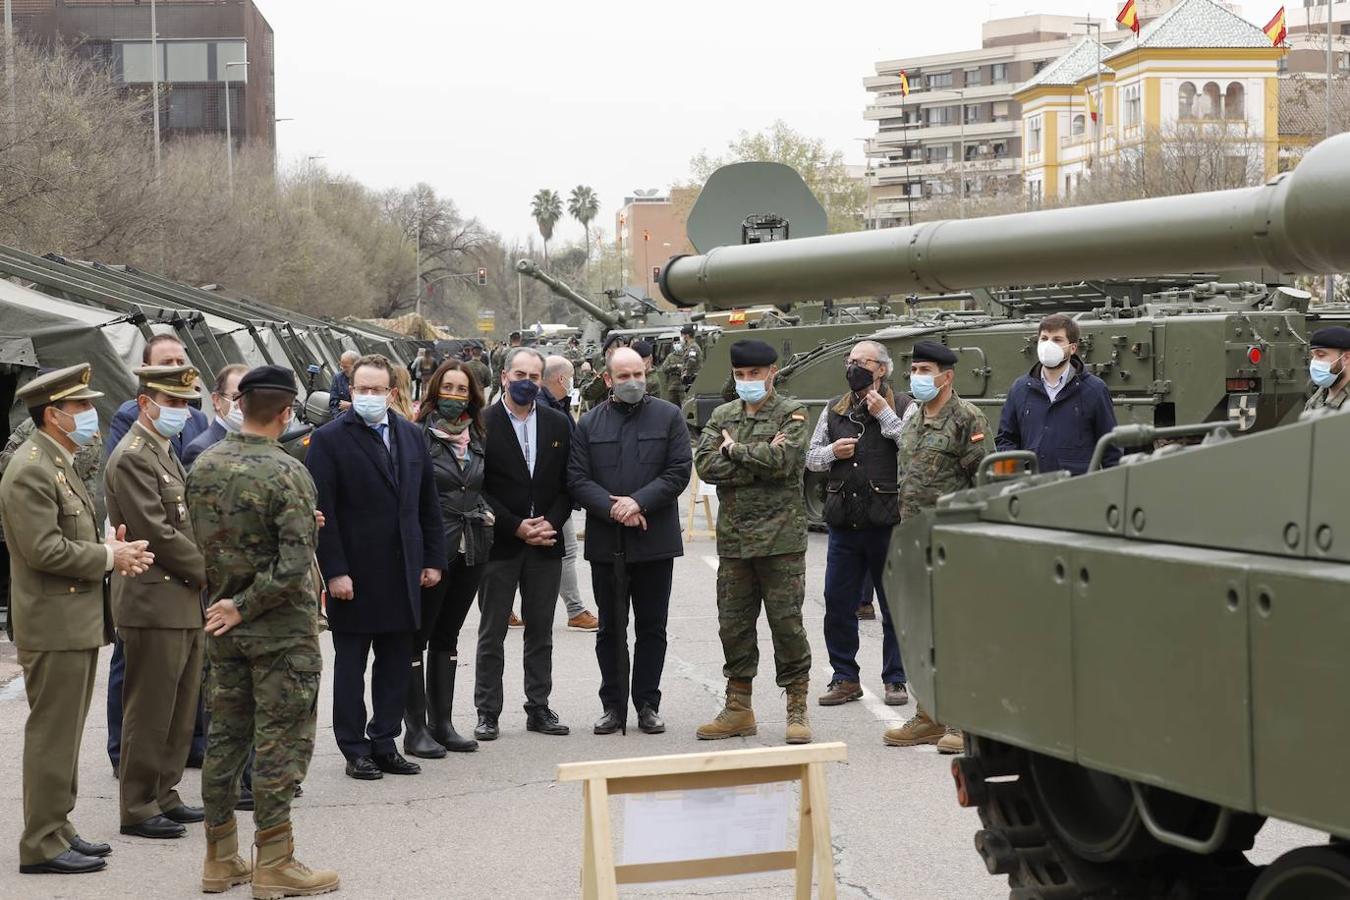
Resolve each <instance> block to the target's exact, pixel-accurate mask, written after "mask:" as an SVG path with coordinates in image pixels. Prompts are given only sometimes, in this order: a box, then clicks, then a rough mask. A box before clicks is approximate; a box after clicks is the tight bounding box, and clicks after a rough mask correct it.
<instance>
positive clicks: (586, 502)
mask: <svg viewBox="0 0 1350 900" xmlns="http://www.w3.org/2000/svg"><path fill="white" fill-rule="evenodd" d="M603 377H604V379H605V384H606V385H607V386H608V387H609V388H610V391H611V396H610V398H609V399H608V400H606V401H604V402H603V403H600V404H599V405H597V406H595V407H594V408H592V409H591V411H590V412H588V413H586V415H584V416H582V418H581V422H579V423H578V424H577V428H576V432H575V433H574V434H573V435H572V457H571V461H570V462H569V464H568V467H567V488H568V491H569V492H570V493H571V495H572V497H573V499H575V500H576V501H577V502H579V503H581V505H582V507H583V508H585V510H586V559H587V560H588V561H589V562H590V564H591V587H592V589H593V591H594V592H595V605H596V608H597V609H598V610H599V611H600V630H599V632H597V633H596V636H595V655H596V659H597V660H598V661H599V663H600V703H601V705H602V706H603V708H604V715H603V716H601V717H600V720H599V721H598V722H596V723H595V733H596V734H613V733H614V732H615V731H618V730H619V729H620V728H621V727H623V726H624V725H625V723H626V722H627V718H628V710H627V708H626V703H625V702H624V701H625V698H626V697H627V695H628V686H627V685H625V684H623V683H622V682H621V680H620V679H621V678H622V676H621V674H620V672H619V671H618V669H619V666H618V660H619V657H620V654H622V655H623V656H624V657H626V656H627V655H628V647H627V644H628V632H627V628H626V627H625V626H626V623H627V621H628V615H627V608H628V604H629V601H630V599H631V601H632V604H633V607H632V608H633V618H634V623H635V624H634V630H635V633H636V641H635V643H634V646H633V672H632V675H633V682H632V702H633V706H634V708H635V709H636V710H637V713H638V727H639V728H641V729H642V730H643V731H644V732H647V733H648V734H656V733H660V732H662V731H665V730H666V728H665V724H664V723H663V722H662V721H661V719H660V717H659V716H658V715H657V710H658V709H659V708H660V705H661V671H662V669H663V668H664V666H665V660H666V619H667V616H668V614H669V611H670V585H671V575H672V572H673V569H674V563H675V557H677V556H682V555H683V554H684V543H683V541H682V540H681V537H680V513H679V508H678V507H679V499H680V494H682V493H684V489H685V487H686V486H688V484H689V475H690V472H691V470H692V469H693V450H692V448H691V447H690V444H689V427H688V426H687V425H686V424H685V422H684V417H683V415H681V413H680V409H679V407H677V406H676V405H675V404H673V403H667V402H666V401H665V400H660V399H658V398H656V397H652V396H648V394H647V384H646V363H645V362H644V361H643V359H642V357H641V356H639V355H638V354H637V353H636V352H635V351H633V350H630V349H627V348H621V349H618V350H615V351H614V353H613V355H612V356H610V358H609V361H608V362H607V363H606V366H605V372H604V374H603ZM619 552H622V554H623V562H624V568H625V570H626V574H627V577H626V579H625V580H626V587H625V588H624V593H623V595H622V596H621V595H620V594H619V585H618V583H617V582H616V581H615V574H616V573H615V569H616V567H617V565H618V559H617V557H616V554H617V553H619Z"/></svg>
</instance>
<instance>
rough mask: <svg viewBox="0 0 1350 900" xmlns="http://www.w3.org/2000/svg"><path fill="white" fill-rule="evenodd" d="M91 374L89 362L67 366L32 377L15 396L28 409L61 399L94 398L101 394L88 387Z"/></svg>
mask: <svg viewBox="0 0 1350 900" xmlns="http://www.w3.org/2000/svg"><path fill="white" fill-rule="evenodd" d="M91 375H92V371H91V369H90V367H89V363H80V364H79V365H77V366H67V367H66V368H64V369H57V370H56V371H54V372H47V373H46V374H44V375H39V376H38V377H36V378H34V379H33V380H32V381H30V382H28V383H27V384H25V385H24V386H23V387H21V388H19V390H18V392H17V397H18V398H19V400H20V401H21V402H22V403H23V404H24V405H25V406H27V407H29V408H30V409H31V408H32V407H34V406H42V405H43V404H44V403H58V402H60V401H62V400H95V399H97V398H99V397H102V396H103V394H102V393H101V392H99V391H95V390H92V389H91V388H90V387H89V379H90V377H91Z"/></svg>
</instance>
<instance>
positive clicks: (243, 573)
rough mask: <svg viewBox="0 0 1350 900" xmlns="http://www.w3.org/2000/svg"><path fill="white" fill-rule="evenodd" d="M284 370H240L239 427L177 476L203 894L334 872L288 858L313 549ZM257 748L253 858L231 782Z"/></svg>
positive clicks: (299, 771) (304, 753)
mask: <svg viewBox="0 0 1350 900" xmlns="http://www.w3.org/2000/svg"><path fill="white" fill-rule="evenodd" d="M296 393H297V391H296V386H295V376H294V375H292V374H291V372H290V371H289V370H287V369H283V368H280V367H278V366H260V367H259V368H256V369H253V370H252V371H250V372H249V373H248V374H246V375H245V376H244V377H243V378H241V379H240V380H239V405H240V407H241V408H242V409H243V412H244V423H243V425H242V426H241V427H240V430H239V432H238V433H235V434H227V435H226V436H225V438H224V439H223V440H222V441H220V443H218V444H216V445H214V446H212V447H211V448H209V449H208V450H206V451H205V452H203V453H202V455H201V456H199V457H197V462H196V463H195V464H194V465H193V467H192V473H191V475H189V476H188V485H187V503H188V512H189V514H190V515H191V518H192V528H193V531H194V532H195V534H196V535H197V540H198V541H200V542H201V548H202V552H203V554H204V555H205V557H206V587H207V593H208V595H209V601H208V602H209V603H210V604H211V605H210V606H208V607H207V609H206V633H207V655H208V656H209V657H210V659H211V682H210V686H209V700H210V708H211V731H210V735H209V738H208V740H207V744H206V760H205V762H204V763H203V764H202V799H203V800H204V801H205V804H206V862H205V864H204V865H203V867H202V890H203V891H205V892H208V893H216V892H219V891H225V890H228V889H229V888H230V887H231V886H233V885H236V884H244V883H246V882H248V881H250V880H251V881H252V882H253V896H254V897H283V896H285V897H291V896H309V895H312V894H323V893H327V892H328V891H334V890H337V888H338V875H337V873H336V872H332V871H325V870H320V869H310V868H309V867H308V866H305V865H304V864H303V863H301V862H299V861H298V860H297V859H296V858H295V855H294V849H295V843H294V840H293V837H292V830H291V799H292V797H293V794H294V790H295V787H296V785H298V784H299V783H300V782H301V781H303V780H304V777H305V773H306V771H308V769H309V761H310V758H311V757H312V756H313V754H314V726H315V713H316V711H317V709H318V702H319V676H320V673H321V671H322V669H323V658H322V657H321V656H320V655H319V631H320V626H319V623H320V617H319V594H318V581H317V565H316V563H315V562H314V552H315V549H316V548H317V546H318V530H317V528H316V527H315V508H316V505H317V502H318V498H317V494H316V491H315V488H314V481H313V479H311V478H310V476H309V471H308V470H307V469H306V468H305V467H304V465H303V464H302V463H300V462H298V461H297V460H295V459H293V458H292V457H290V456H289V455H287V453H286V451H285V450H283V449H282V448H281V445H280V444H278V443H277V438H279V437H280V436H281V435H282V433H283V432H284V431H285V430H286V427H287V426H288V425H289V424H290V421H291V415H292V405H293V404H294V401H295V396H296ZM255 744H256V747H257V755H256V758H255V760H254V763H253V797H254V813H253V822H254V825H255V826H256V829H257V832H256V834H255V836H254V845H255V847H256V856H255V858H256V860H257V867H256V868H254V869H252V870H250V866H249V864H248V863H247V862H245V861H244V859H243V857H241V856H240V855H239V836H238V832H237V830H236V825H235V819H234V808H235V804H236V803H237V802H238V801H239V781H240V777H241V775H242V774H243V771H244V764H245V763H246V762H247V761H248V755H249V750H250V749H251V748H253V747H254V746H255Z"/></svg>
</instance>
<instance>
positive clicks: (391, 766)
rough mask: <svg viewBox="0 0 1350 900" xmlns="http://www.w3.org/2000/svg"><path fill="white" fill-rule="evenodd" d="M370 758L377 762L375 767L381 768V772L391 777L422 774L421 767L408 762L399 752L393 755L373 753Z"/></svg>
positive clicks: (394, 752) (392, 753)
mask: <svg viewBox="0 0 1350 900" xmlns="http://www.w3.org/2000/svg"><path fill="white" fill-rule="evenodd" d="M370 758H371V759H373V760H375V765H377V766H379V767H380V771H381V772H384V773H386V774H389V775H421V774H422V767H421V766H419V765H418V764H417V763H415V762H408V761H407V760H406V759H404V758H403V757H402V756H400V755H399V752H398V751H397V750H395V751H393V752H391V753H372V754H371V756H370Z"/></svg>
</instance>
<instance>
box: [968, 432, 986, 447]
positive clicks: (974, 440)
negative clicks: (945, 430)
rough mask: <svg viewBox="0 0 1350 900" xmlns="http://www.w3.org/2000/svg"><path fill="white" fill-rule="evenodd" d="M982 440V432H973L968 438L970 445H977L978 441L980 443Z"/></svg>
mask: <svg viewBox="0 0 1350 900" xmlns="http://www.w3.org/2000/svg"><path fill="white" fill-rule="evenodd" d="M982 440H984V432H983V431H977V432H975V433H974V434H972V435H971V436H970V442H971V443H972V444H978V443H979V442H980V441H982Z"/></svg>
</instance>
